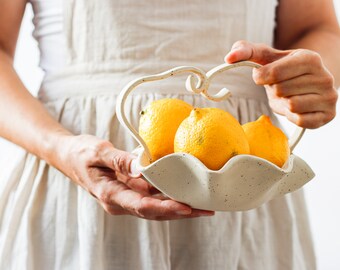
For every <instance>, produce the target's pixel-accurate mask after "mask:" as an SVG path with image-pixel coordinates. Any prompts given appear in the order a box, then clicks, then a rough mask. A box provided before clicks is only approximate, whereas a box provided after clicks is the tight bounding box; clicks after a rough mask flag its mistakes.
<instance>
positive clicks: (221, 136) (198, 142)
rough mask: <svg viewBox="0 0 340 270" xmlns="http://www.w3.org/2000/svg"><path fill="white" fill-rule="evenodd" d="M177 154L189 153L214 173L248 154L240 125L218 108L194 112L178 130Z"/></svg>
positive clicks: (245, 139) (199, 109) (175, 143)
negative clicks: (233, 158) (241, 155)
mask: <svg viewBox="0 0 340 270" xmlns="http://www.w3.org/2000/svg"><path fill="white" fill-rule="evenodd" d="M174 148H175V152H185V153H189V154H191V155H193V156H195V157H196V158H198V159H199V160H200V161H202V163H203V164H205V165H206V166H207V168H209V169H211V170H219V169H220V168H222V167H223V165H224V164H225V163H226V162H227V161H228V160H229V159H230V158H232V157H233V156H235V155H239V154H249V145H248V141H247V138H246V135H245V134H244V131H243V129H242V127H241V125H240V123H239V122H238V121H237V120H236V119H235V118H234V117H233V116H232V115H231V114H230V113H228V112H226V111H224V110H221V109H218V108H195V109H194V110H192V112H191V113H190V115H189V117H188V118H186V119H185V120H184V121H183V122H182V123H181V124H180V126H179V128H178V130H177V132H176V135H175V142H174Z"/></svg>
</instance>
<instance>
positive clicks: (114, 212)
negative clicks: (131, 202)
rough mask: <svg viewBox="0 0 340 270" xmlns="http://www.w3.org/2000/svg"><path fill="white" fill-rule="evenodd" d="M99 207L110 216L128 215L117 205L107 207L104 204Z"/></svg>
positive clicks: (127, 212) (107, 205)
mask: <svg viewBox="0 0 340 270" xmlns="http://www.w3.org/2000/svg"><path fill="white" fill-rule="evenodd" d="M101 206H102V207H103V209H104V210H105V212H107V213H108V214H110V215H130V213H129V211H127V210H125V209H123V208H122V207H120V206H118V205H109V204H105V203H101Z"/></svg>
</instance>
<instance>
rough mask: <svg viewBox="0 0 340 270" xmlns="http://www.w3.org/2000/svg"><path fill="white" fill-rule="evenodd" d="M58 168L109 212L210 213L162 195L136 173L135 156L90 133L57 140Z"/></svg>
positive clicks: (150, 215)
mask: <svg viewBox="0 0 340 270" xmlns="http://www.w3.org/2000/svg"><path fill="white" fill-rule="evenodd" d="M57 157H58V158H57V159H58V162H57V163H58V164H57V165H58V166H57V167H58V169H60V170H61V171H62V172H63V173H64V174H65V175H67V176H68V177H69V178H70V179H72V180H73V181H74V182H75V183H76V184H78V185H80V186H81V187H83V188H84V189H85V190H87V191H88V192H89V193H90V194H91V195H92V196H94V197H95V198H96V199H97V201H98V202H99V203H100V204H101V206H102V207H103V208H104V210H105V211H106V212H108V213H109V214H112V215H126V214H128V215H133V216H137V217H140V218H145V219H151V220H172V219H182V218H192V217H199V216H211V215H213V214H214V212H212V211H204V210H197V209H192V208H191V207H189V206H188V205H185V204H182V203H179V202H176V201H173V200H171V199H169V198H167V197H165V196H164V195H162V194H161V193H160V192H159V191H158V190H157V189H155V188H154V187H152V186H151V185H150V184H148V183H147V182H146V181H145V180H143V179H142V178H140V177H141V174H140V173H139V172H136V170H135V166H134V164H135V163H134V162H135V158H136V157H135V156H134V155H132V154H130V153H128V152H124V151H121V150H118V149H116V148H114V146H113V145H112V144H111V143H110V142H109V141H105V140H101V139H99V138H97V137H95V136H91V135H79V136H72V135H67V136H64V137H63V138H62V139H61V140H60V143H59V147H58V152H57Z"/></svg>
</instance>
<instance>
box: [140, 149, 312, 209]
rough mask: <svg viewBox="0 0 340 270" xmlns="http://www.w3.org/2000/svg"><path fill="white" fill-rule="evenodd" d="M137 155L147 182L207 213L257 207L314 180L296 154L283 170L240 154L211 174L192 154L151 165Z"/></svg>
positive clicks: (143, 153)
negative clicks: (209, 211) (207, 211)
mask: <svg viewBox="0 0 340 270" xmlns="http://www.w3.org/2000/svg"><path fill="white" fill-rule="evenodd" d="M138 152H139V153H138V164H139V169H140V171H141V172H142V174H143V175H144V177H145V179H146V180H147V181H148V182H150V183H151V184H152V185H153V186H155V187H156V188H157V189H159V190H160V191H161V192H162V193H164V194H165V195H167V196H168V197H170V198H171V199H174V200H176V201H179V202H183V203H186V204H188V205H190V206H192V207H193V208H198V209H205V210H215V211H243V210H249V209H252V208H256V207H258V206H260V205H261V204H263V203H265V202H268V201H270V200H271V199H274V198H275V197H278V196H281V195H284V194H286V193H289V192H293V191H295V190H297V189H299V188H300V187H302V186H303V185H304V184H306V183H307V182H308V181H310V180H311V179H312V178H313V177H314V172H313V171H312V170H311V168H310V167H309V166H308V165H307V164H306V162H304V161H303V160H302V159H301V158H299V157H298V156H296V155H293V154H292V155H290V158H289V160H288V161H287V162H286V164H285V165H284V166H283V168H279V167H278V166H276V165H275V164H273V163H271V162H269V161H267V160H264V159H262V158H258V157H255V156H251V155H238V156H235V157H233V158H232V159H230V160H229V161H228V162H227V163H226V164H225V165H224V166H223V168H221V169H220V170H218V171H212V170H209V169H208V168H207V167H206V166H205V165H204V164H203V163H202V162H201V161H200V160H198V159H197V158H195V157H193V156H191V155H189V154H185V153H183V154H182V153H176V154H171V155H168V156H165V157H163V158H161V159H159V160H157V161H156V162H154V163H152V164H149V162H148V159H147V156H146V155H145V152H143V149H142V148H140V149H139V151H138Z"/></svg>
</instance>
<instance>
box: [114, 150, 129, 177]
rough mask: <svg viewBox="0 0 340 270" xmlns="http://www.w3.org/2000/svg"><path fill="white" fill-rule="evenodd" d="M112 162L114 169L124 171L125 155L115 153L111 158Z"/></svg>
mask: <svg viewBox="0 0 340 270" xmlns="http://www.w3.org/2000/svg"><path fill="white" fill-rule="evenodd" d="M112 164H113V166H114V168H115V170H116V171H118V172H121V173H122V172H124V171H125V170H126V168H127V159H126V156H125V155H121V154H119V155H115V156H114V157H113V159H112Z"/></svg>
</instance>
